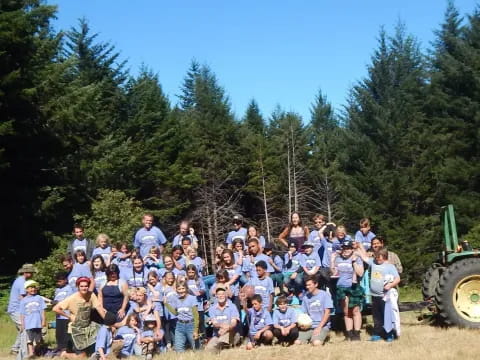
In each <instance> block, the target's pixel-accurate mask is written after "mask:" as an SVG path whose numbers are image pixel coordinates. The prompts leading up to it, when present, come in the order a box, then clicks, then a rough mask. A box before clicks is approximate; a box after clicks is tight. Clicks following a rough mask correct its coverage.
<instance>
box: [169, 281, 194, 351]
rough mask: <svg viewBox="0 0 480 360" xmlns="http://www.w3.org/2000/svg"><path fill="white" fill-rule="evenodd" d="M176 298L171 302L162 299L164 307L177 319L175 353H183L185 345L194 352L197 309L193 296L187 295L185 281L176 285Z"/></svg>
mask: <svg viewBox="0 0 480 360" xmlns="http://www.w3.org/2000/svg"><path fill="white" fill-rule="evenodd" d="M176 290H177V295H178V297H176V298H173V299H172V300H173V301H172V302H171V303H170V302H167V299H166V298H164V305H165V307H166V308H167V309H168V311H170V312H171V313H172V314H173V315H175V316H176V317H177V325H176V327H175V342H174V346H175V351H176V352H184V351H185V346H186V345H187V343H188V344H189V345H190V347H191V348H192V350H195V340H196V339H197V338H198V323H199V316H198V307H197V299H196V297H195V296H192V295H189V294H188V287H187V284H186V282H185V281H178V282H177V284H176Z"/></svg>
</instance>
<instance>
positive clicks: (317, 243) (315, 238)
mask: <svg viewBox="0 0 480 360" xmlns="http://www.w3.org/2000/svg"><path fill="white" fill-rule="evenodd" d="M308 242H310V243H312V244H313V252H317V251H318V249H320V247H321V246H322V240H321V236H320V233H319V231H318V230H312V231H311V232H310V234H309V235H308Z"/></svg>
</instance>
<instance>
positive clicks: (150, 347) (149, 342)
mask: <svg viewBox="0 0 480 360" xmlns="http://www.w3.org/2000/svg"><path fill="white" fill-rule="evenodd" d="M156 329H157V318H156V317H155V315H154V314H149V315H147V316H146V317H145V319H144V320H143V330H141V332H140V334H139V336H138V337H137V343H138V344H139V345H140V346H141V347H142V356H145V360H151V359H152V357H153V354H154V353H155V350H156V344H157V343H158V342H159V341H161V340H162V337H163V332H162V334H161V336H158V334H157V332H156Z"/></svg>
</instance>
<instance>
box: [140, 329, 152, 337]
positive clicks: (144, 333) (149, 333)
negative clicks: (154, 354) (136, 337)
mask: <svg viewBox="0 0 480 360" xmlns="http://www.w3.org/2000/svg"><path fill="white" fill-rule="evenodd" d="M148 337H150V338H153V337H155V334H154V332H153V330H151V329H145V330H143V331H142V338H148Z"/></svg>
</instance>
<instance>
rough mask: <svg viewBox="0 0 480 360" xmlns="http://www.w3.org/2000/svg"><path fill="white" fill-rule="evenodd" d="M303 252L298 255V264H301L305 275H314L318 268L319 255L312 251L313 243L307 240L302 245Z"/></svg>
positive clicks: (319, 263)
mask: <svg viewBox="0 0 480 360" xmlns="http://www.w3.org/2000/svg"><path fill="white" fill-rule="evenodd" d="M302 248H303V254H301V257H300V265H301V266H302V269H303V272H304V274H305V276H306V275H315V274H316V273H317V272H318V270H319V269H320V265H321V262H320V257H319V256H318V252H314V251H313V249H314V245H313V243H311V242H309V241H307V242H305V243H304V244H303V245H302Z"/></svg>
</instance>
